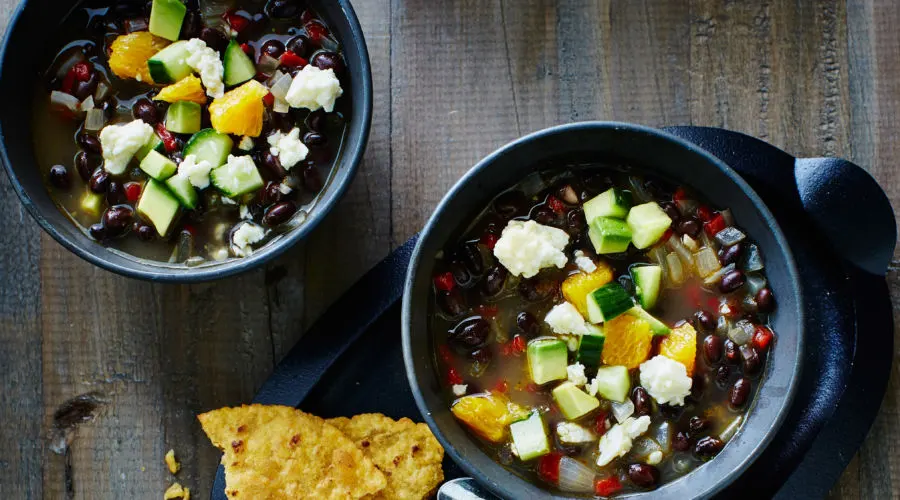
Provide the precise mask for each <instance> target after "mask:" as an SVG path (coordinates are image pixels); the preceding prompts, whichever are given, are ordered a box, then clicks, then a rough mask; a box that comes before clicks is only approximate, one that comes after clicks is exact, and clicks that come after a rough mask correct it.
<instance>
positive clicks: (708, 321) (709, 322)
mask: <svg viewBox="0 0 900 500" xmlns="http://www.w3.org/2000/svg"><path fill="white" fill-rule="evenodd" d="M694 327H695V328H697V330H699V331H700V332H702V333H710V332H712V331H713V330H715V329H716V319H715V318H713V316H712V314H710V313H708V312H706V311H697V312H695V313H694Z"/></svg>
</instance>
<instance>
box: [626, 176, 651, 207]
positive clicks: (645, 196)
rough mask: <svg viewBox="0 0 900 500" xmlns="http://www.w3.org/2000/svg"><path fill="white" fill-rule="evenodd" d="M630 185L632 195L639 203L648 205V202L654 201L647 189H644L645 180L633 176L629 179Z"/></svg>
mask: <svg viewBox="0 0 900 500" xmlns="http://www.w3.org/2000/svg"><path fill="white" fill-rule="evenodd" d="M628 184H630V185H631V194H632V196H634V199H636V200H637V201H639V202H641V203H647V202H648V201H652V200H653V196H651V195H650V193H649V192H648V191H647V188H645V187H644V179H641V178H640V177H634V176H631V177H629V178H628Z"/></svg>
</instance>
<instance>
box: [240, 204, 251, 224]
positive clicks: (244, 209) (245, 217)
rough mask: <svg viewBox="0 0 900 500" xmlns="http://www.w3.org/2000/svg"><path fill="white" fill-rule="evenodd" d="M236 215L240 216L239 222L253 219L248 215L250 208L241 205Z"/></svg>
mask: <svg viewBox="0 0 900 500" xmlns="http://www.w3.org/2000/svg"><path fill="white" fill-rule="evenodd" d="M238 215H239V216H240V218H241V220H248V219H252V218H253V215H252V214H251V213H250V207H248V206H247V205H241V206H240V207H239V208H238Z"/></svg>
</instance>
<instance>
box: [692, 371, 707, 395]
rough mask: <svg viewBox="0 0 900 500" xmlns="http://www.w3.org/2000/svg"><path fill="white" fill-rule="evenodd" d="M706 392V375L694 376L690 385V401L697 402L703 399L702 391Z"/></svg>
mask: <svg viewBox="0 0 900 500" xmlns="http://www.w3.org/2000/svg"><path fill="white" fill-rule="evenodd" d="M705 390H706V375H702V374H699V373H698V374H696V375H694V378H693V383H691V399H693V400H695V401H699V400H700V399H702V398H703V391H705Z"/></svg>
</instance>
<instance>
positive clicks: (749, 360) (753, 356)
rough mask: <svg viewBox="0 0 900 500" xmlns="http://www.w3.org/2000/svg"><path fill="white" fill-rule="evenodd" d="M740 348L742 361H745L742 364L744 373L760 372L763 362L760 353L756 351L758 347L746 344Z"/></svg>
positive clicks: (754, 373)
mask: <svg viewBox="0 0 900 500" xmlns="http://www.w3.org/2000/svg"><path fill="white" fill-rule="evenodd" d="M739 350H740V353H741V361H742V362H743V363H742V366H743V368H744V374H745V375H756V374H757V373H759V368H760V367H761V366H762V362H761V361H760V359H759V353H758V352H756V349H754V348H753V346H751V345H748V344H744V345H742V346H741V347H740V349H739Z"/></svg>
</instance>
